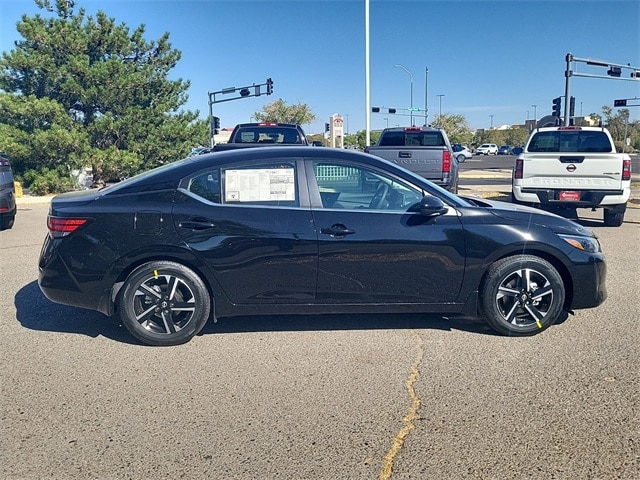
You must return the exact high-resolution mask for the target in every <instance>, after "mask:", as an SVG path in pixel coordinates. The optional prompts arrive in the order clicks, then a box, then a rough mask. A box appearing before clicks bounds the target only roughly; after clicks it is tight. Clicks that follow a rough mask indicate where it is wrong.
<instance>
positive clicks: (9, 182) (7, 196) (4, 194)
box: [0, 155, 16, 230]
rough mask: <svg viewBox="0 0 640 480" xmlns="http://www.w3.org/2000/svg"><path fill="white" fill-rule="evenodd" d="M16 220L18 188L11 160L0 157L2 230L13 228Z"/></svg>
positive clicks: (0, 213)
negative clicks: (14, 179)
mask: <svg viewBox="0 0 640 480" xmlns="http://www.w3.org/2000/svg"><path fill="white" fill-rule="evenodd" d="M15 218H16V188H15V185H14V184H13V172H12V171H11V164H10V163H9V159H8V158H6V157H5V156H4V155H0V230H6V229H8V228H11V227H13V222H14V220H15Z"/></svg>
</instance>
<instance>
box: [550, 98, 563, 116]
mask: <svg viewBox="0 0 640 480" xmlns="http://www.w3.org/2000/svg"><path fill="white" fill-rule="evenodd" d="M551 108H552V110H551V115H553V116H554V117H559V116H560V111H561V110H562V97H556V98H554V99H553V105H552V107H551Z"/></svg>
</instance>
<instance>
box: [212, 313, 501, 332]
mask: <svg viewBox="0 0 640 480" xmlns="http://www.w3.org/2000/svg"><path fill="white" fill-rule="evenodd" d="M413 329H416V330H419V329H422V330H424V329H428V330H444V331H453V330H461V331H465V332H470V333H477V334H480V335H492V336H493V335H498V334H497V333H496V332H495V331H494V330H493V329H492V328H491V327H489V325H488V324H486V323H485V322H484V321H482V320H480V319H477V318H468V317H446V316H443V315H441V314H428V313H372V314H371V313H359V314H323V315H260V316H240V317H225V318H219V319H218V320H217V321H216V322H213V321H209V322H208V323H207V325H205V327H204V328H203V329H202V332H201V333H200V334H201V335H203V334H204V335H208V334H215V333H218V334H219V333H255V332H290V331H296V332H298V331H333V330H413Z"/></svg>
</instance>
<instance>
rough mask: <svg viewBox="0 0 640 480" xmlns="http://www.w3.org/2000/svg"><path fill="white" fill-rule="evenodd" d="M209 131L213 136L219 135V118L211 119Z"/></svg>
mask: <svg viewBox="0 0 640 480" xmlns="http://www.w3.org/2000/svg"><path fill="white" fill-rule="evenodd" d="M211 131H212V132H213V134H214V135H217V134H218V133H220V117H213V118H212V119H211Z"/></svg>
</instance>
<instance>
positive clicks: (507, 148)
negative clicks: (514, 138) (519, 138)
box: [498, 145, 513, 155]
mask: <svg viewBox="0 0 640 480" xmlns="http://www.w3.org/2000/svg"><path fill="white" fill-rule="evenodd" d="M512 148H513V147H512V146H511V145H501V146H500V148H498V155H511V151H512Z"/></svg>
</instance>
